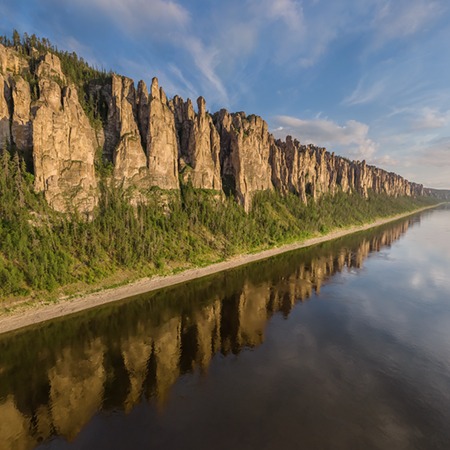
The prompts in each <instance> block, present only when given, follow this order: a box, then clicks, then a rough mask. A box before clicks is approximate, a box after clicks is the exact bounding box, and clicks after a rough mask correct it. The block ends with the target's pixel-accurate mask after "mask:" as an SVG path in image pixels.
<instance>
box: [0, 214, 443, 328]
mask: <svg viewBox="0 0 450 450" xmlns="http://www.w3.org/2000/svg"><path fill="white" fill-rule="evenodd" d="M435 206H436V205H433V206H430V207H426V208H422V209H419V210H416V211H414V212H409V213H406V214H399V215H397V216H393V217H389V218H385V219H380V220H377V221H375V222H372V223H370V224H367V225H362V226H354V227H351V228H346V229H343V230H336V231H333V232H331V233H329V234H327V235H324V236H320V237H316V238H312V239H308V240H305V241H303V242H298V243H294V244H289V245H284V246H282V247H277V248H273V249H270V250H265V251H262V252H260V253H255V254H247V255H241V256H237V257H233V258H231V259H229V260H227V261H223V262H220V263H216V264H212V265H210V266H207V267H202V268H198V269H188V270H186V271H184V272H180V273H177V274H176V275H169V276H166V277H152V278H144V279H142V280H139V281H137V282H135V283H131V284H127V285H125V286H120V287H117V288H113V289H106V290H103V291H100V292H96V293H93V294H89V295H86V296H83V297H78V298H72V299H69V300H61V301H60V302H57V303H53V304H50V305H39V304H37V305H36V306H31V307H30V308H28V309H26V310H24V311H20V312H17V313H14V312H13V313H12V314H7V315H3V316H0V333H6V332H9V331H13V330H17V329H19V328H23V327H28V326H30V325H34V324H37V323H41V322H45V321H48V320H51V319H54V318H56V317H61V316H66V315H68V314H73V313H77V312H79V311H83V310H85V309H90V308H95V307H97V306H100V305H104V304H106V303H110V302H115V301H117V300H123V299H125V298H127V297H132V296H134V295H138V294H143V293H145V292H149V291H154V290H156V289H161V288H165V287H168V286H172V285H175V284H179V283H185V282H186V281H190V280H193V279H195V278H201V277H205V276H208V275H211V274H214V273H217V272H221V271H223V270H228V269H232V268H234V267H238V266H241V265H244V264H249V263H252V262H254V261H259V260H261V259H266V258H270V257H272V256H275V255H279V254H281V253H284V252H288V251H292V250H297V249H299V248H303V247H309V246H311V245H316V244H319V243H321V242H325V241H330V240H332V239H336V238H339V237H342V236H345V235H347V234H351V233H355V232H357V231H363V230H367V229H369V228H373V227H377V226H380V225H383V224H385V223H388V222H392V221H394V220H398V219H401V218H403V217H407V216H410V215H412V214H416V213H417V212H420V211H423V210H425V209H429V208H434V207H435Z"/></svg>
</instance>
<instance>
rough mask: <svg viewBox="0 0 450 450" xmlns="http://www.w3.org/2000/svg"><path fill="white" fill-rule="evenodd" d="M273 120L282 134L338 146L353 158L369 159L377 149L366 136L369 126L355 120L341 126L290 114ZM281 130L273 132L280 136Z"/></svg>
mask: <svg viewBox="0 0 450 450" xmlns="http://www.w3.org/2000/svg"><path fill="white" fill-rule="evenodd" d="M275 120H276V122H277V124H278V125H279V128H278V129H280V127H281V130H282V131H283V134H284V135H286V134H289V133H290V134H292V135H293V136H295V137H296V138H298V139H299V140H300V141H301V142H303V143H313V144H315V145H319V146H328V147H333V146H340V147H341V149H342V150H344V152H345V153H346V154H347V155H348V156H351V157H353V158H355V159H367V160H370V159H371V158H372V157H373V156H374V154H375V152H376V150H377V144H376V143H375V142H374V141H372V140H371V139H370V138H369V137H368V133H369V126H368V125H366V124H364V123H361V122H358V121H356V120H349V121H347V122H346V124H345V125H343V126H340V125H338V124H336V123H335V122H332V121H330V120H324V119H314V120H303V119H299V118H297V117H291V116H277V117H276V118H275ZM281 130H280V131H276V133H275V134H277V135H279V136H280V137H281V134H280V133H281ZM331 151H332V148H331Z"/></svg>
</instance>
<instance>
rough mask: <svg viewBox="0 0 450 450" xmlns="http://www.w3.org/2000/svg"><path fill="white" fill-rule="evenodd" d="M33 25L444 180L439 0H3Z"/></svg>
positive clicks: (185, 91) (446, 88) (446, 122)
mask: <svg viewBox="0 0 450 450" xmlns="http://www.w3.org/2000/svg"><path fill="white" fill-rule="evenodd" d="M0 5H1V6H0V8H1V10H0V12H1V15H0V33H1V34H8V35H10V34H11V32H12V29H13V28H16V29H17V30H18V31H19V32H21V33H23V32H27V33H29V34H32V33H35V34H37V35H39V36H41V37H47V38H49V39H50V40H51V41H52V42H53V43H54V44H56V45H57V46H58V48H60V49H65V50H69V51H76V52H77V53H78V54H79V55H80V56H83V57H84V58H85V59H86V60H87V61H89V62H90V63H92V64H94V65H97V66H98V67H103V68H105V69H112V70H114V71H116V72H118V73H120V74H123V75H127V76H129V77H131V78H133V79H134V80H135V81H136V82H137V81H138V80H140V79H143V80H145V81H146V82H148V83H149V82H150V81H151V78H152V77H153V76H157V77H158V78H159V80H160V84H161V85H162V86H163V87H164V89H165V90H166V92H167V94H168V95H169V97H172V96H173V95H175V94H179V95H180V96H181V97H183V98H184V99H186V98H188V97H189V98H191V99H196V98H197V96H199V95H203V96H204V97H205V98H206V102H207V107H208V109H209V110H210V111H211V112H214V111H217V110H218V109H220V108H222V107H225V108H227V109H228V110H230V111H245V112H246V113H248V114H250V113H254V114H258V115H260V116H262V117H263V118H264V119H265V120H266V121H267V122H268V124H269V127H270V129H271V131H272V132H273V133H274V134H275V135H276V136H277V137H281V138H284V137H285V136H286V135H287V134H291V135H292V136H295V137H297V138H298V139H299V140H300V141H301V142H303V143H309V142H313V143H315V144H317V145H320V146H325V147H327V148H328V150H330V151H334V152H335V153H337V154H340V155H343V156H346V157H349V158H352V159H359V160H362V159H365V160H366V161H367V162H368V163H372V164H376V165H378V166H380V167H383V168H384V169H386V170H390V171H394V172H396V173H399V174H400V175H402V176H404V177H405V178H408V179H409V180H411V181H417V182H420V183H423V184H424V185H426V186H428V187H435V188H450V2H448V0H338V1H337V0H303V1H295V0H226V1H224V0H208V1H206V0H192V1H189V2H188V1H182V0H179V1H176V0H174V1H164V0H40V1H38V0H35V1H33V0H0Z"/></svg>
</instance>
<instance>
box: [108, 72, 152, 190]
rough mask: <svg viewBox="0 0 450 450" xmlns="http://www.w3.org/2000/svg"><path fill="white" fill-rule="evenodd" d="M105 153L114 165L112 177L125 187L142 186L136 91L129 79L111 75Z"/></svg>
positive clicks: (144, 167) (142, 159) (144, 174)
mask: <svg viewBox="0 0 450 450" xmlns="http://www.w3.org/2000/svg"><path fill="white" fill-rule="evenodd" d="M108 94H109V95H108V96H107V98H108V120H107V125H106V132H105V154H106V155H107V158H108V159H111V160H112V162H113V164H114V178H115V180H116V181H117V182H118V184H119V185H121V186H122V187H124V188H125V189H126V188H128V187H130V186H139V187H142V185H145V178H146V177H148V170H147V157H146V155H145V151H144V148H143V147H142V142H141V135H140V132H139V128H138V122H137V108H136V90H135V88H134V82H133V80H132V79H130V78H126V77H121V76H118V75H115V74H114V75H113V76H112V80H111V92H110V93H108Z"/></svg>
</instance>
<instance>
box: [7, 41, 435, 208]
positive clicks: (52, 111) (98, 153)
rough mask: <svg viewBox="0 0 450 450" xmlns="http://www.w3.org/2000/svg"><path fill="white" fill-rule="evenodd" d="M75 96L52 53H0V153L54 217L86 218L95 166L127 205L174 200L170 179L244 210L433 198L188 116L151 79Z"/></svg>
mask: <svg viewBox="0 0 450 450" xmlns="http://www.w3.org/2000/svg"><path fill="white" fill-rule="evenodd" d="M30 80H34V81H33V86H32V89H31V88H30V84H29V82H30ZM36 83H37V86H38V89H36ZM83 89H85V90H86V92H84V90H83ZM83 89H81V88H80V86H78V87H75V85H74V84H73V83H72V81H71V80H70V79H69V77H68V76H67V74H65V73H63V70H62V66H61V61H60V60H59V58H58V56H57V55H56V54H54V53H53V52H50V51H49V52H47V53H45V54H43V55H41V56H39V54H38V52H37V51H35V52H34V53H33V56H32V57H26V56H24V55H23V54H19V53H18V52H16V51H15V50H14V49H13V48H9V47H4V46H2V45H0V149H2V148H12V149H16V150H17V151H18V152H19V154H20V155H21V156H22V157H23V158H24V159H25V160H26V162H27V167H28V168H29V169H30V170H31V171H34V175H35V188H36V190H37V191H42V192H44V195H45V197H46V199H47V200H48V202H49V204H50V205H51V206H52V207H53V208H54V209H56V210H58V211H68V210H77V211H79V212H81V213H85V214H87V215H91V214H92V212H93V210H94V209H95V206H96V205H97V203H98V195H99V194H98V188H97V185H98V177H99V175H98V174H96V172H95V161H97V163H99V162H100V159H103V160H104V161H108V162H109V163H111V164H112V165H113V170H112V174H113V176H112V179H113V180H114V182H115V183H116V185H118V186H121V187H123V188H124V189H126V190H128V191H129V192H131V193H132V194H131V195H130V201H132V202H133V203H138V202H141V201H146V196H148V195H153V194H152V190H151V188H153V187H157V188H159V189H160V190H162V191H168V190H172V191H175V192H177V191H178V190H179V187H180V186H179V183H180V182H179V179H181V182H182V183H191V184H192V186H193V187H194V188H199V189H210V190H216V191H224V192H225V194H227V195H233V196H234V197H235V198H236V199H237V201H238V202H239V203H240V204H242V205H243V207H244V208H245V210H246V211H249V210H250V208H251V205H252V199H253V197H254V195H255V194H256V193H257V192H260V191H265V190H272V189H275V190H277V191H279V192H281V193H282V194H288V193H292V194H294V195H296V196H298V197H299V201H302V202H306V201H307V199H308V198H312V199H317V198H320V197H321V196H323V195H327V194H330V195H334V194H336V193H337V192H354V193H358V194H360V195H362V196H364V197H367V196H368V195H369V193H370V192H375V193H384V194H387V195H391V196H401V195H406V196H419V195H424V194H426V195H431V194H430V193H432V192H434V191H431V190H428V191H424V190H423V187H422V186H421V185H419V184H415V183H410V182H408V181H407V180H405V179H404V178H402V177H400V176H399V175H396V174H394V173H390V172H386V171H384V170H382V169H379V168H377V167H374V166H370V165H368V164H366V162H365V161H362V162H359V161H349V160H348V159H345V158H342V157H339V156H335V155H334V153H331V154H330V153H329V152H327V151H326V149H324V148H320V147H316V146H313V145H304V144H300V142H299V141H298V140H296V139H293V138H292V137H290V136H288V137H287V138H286V140H285V141H281V140H275V139H274V137H273V136H272V135H271V134H270V133H269V130H268V126H267V123H266V122H265V121H264V120H263V119H262V118H261V117H258V116H255V115H250V116H247V115H246V114H245V113H243V112H238V113H229V112H228V111H226V110H221V111H219V112H218V113H216V114H214V115H213V116H211V115H210V114H209V113H208V112H207V111H206V103H205V100H204V98H203V97H199V98H198V99H197V107H198V110H197V112H195V110H194V107H193V105H192V102H191V101H190V100H189V99H188V100H187V101H184V100H182V99H181V98H180V97H178V96H175V97H174V98H173V99H172V100H170V101H168V100H167V97H166V94H165V93H164V91H163V89H162V88H160V87H159V85H158V80H157V79H156V78H153V80H152V84H151V89H150V92H148V90H147V87H146V85H145V83H144V82H143V81H140V82H139V84H138V87H137V89H136V88H135V85H134V81H133V80H132V79H130V78H126V77H123V76H119V75H116V74H112V75H111V76H110V77H105V76H104V77H103V78H100V79H93V80H91V81H89V82H88V83H87V84H86V86H85V88H83ZM82 96H83V97H82ZM92 96H94V97H95V98H97V99H99V98H101V100H102V102H103V103H102V105H103V106H104V114H103V116H104V117H103V116H102V122H101V123H99V122H98V121H97V123H96V126H95V127H94V126H93V122H92V121H90V120H89V119H88V115H87V113H86V99H87V98H88V97H89V98H91V97H92ZM88 112H89V111H88ZM90 117H91V116H90ZM91 119H92V117H91Z"/></svg>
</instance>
